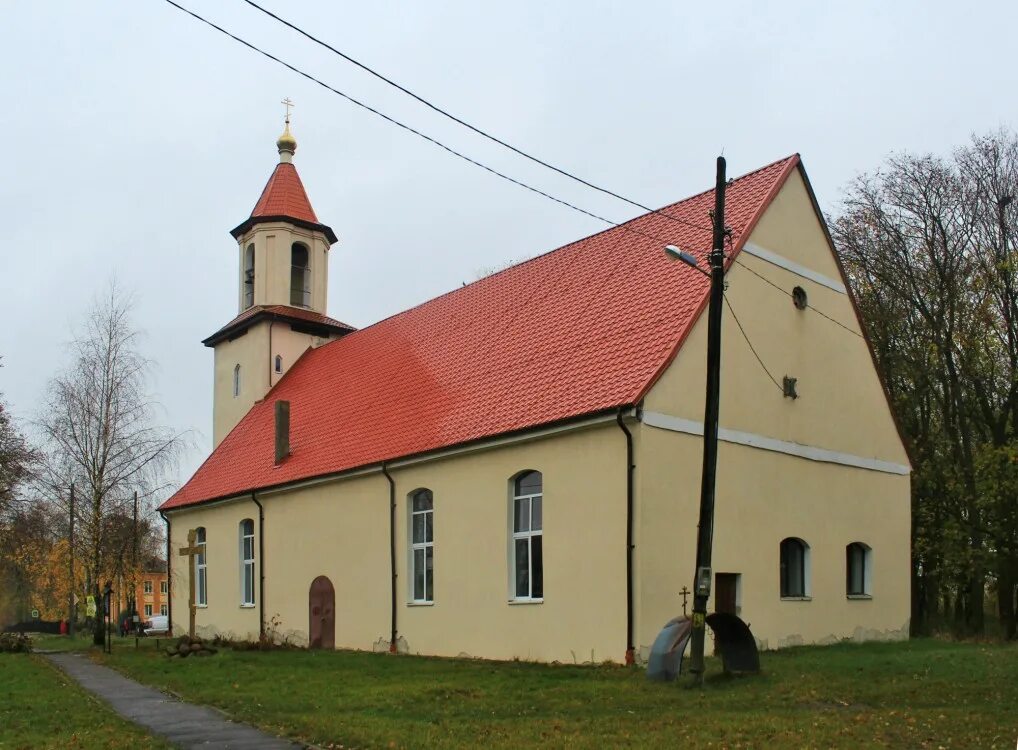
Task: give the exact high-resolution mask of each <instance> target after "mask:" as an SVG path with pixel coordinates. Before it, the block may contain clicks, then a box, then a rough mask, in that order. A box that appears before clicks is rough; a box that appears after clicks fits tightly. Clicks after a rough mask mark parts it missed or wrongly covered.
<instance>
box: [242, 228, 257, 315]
mask: <svg viewBox="0 0 1018 750" xmlns="http://www.w3.org/2000/svg"><path fill="white" fill-rule="evenodd" d="M254 284H255V248H254V245H253V244H252V245H248V246H247V249H246V250H245V251H244V309H245V310H246V309H247V308H249V307H251V306H252V305H253V304H254Z"/></svg>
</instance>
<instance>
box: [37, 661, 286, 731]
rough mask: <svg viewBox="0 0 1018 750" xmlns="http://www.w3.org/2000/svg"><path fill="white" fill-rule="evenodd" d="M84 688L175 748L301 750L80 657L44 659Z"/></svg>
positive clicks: (204, 707)
mask: <svg viewBox="0 0 1018 750" xmlns="http://www.w3.org/2000/svg"><path fill="white" fill-rule="evenodd" d="M44 655H45V656H46V658H47V659H49V660H50V661H52V662H53V663H54V664H56V665H57V666H58V667H60V668H61V669H62V670H64V672H66V673H67V674H68V675H70V676H71V677H73V678H74V679H75V680H77V681H78V682H79V683H80V684H81V686H82V687H83V688H85V689H86V690H88V691H89V692H91V693H94V694H95V695H97V696H99V697H100V698H102V699H103V700H104V701H106V702H107V703H109V704H110V705H111V706H112V707H113V710H114V711H116V712H117V713H118V714H120V715H121V716H123V717H124V718H125V719H128V720H129V721H133V722H134V723H135V724H140V725H141V726H143V727H145V728H146V729H148V730H149V731H150V732H152V733H153V734H157V735H159V736H161V737H163V738H165V739H167V740H169V741H170V742H172V743H173V744H174V745H177V746H179V747H186V748H191V747H198V748H223V749H224V750H225V749H226V748H234V749H239V748H243V749H245V750H246V749H247V748H253V749H254V750H283V748H286V749H287V750H293V749H295V748H300V747H302V746H301V745H296V744H294V743H292V742H290V741H288V740H283V739H280V738H279V737H273V736H272V735H269V734H266V733H265V732H262V731H261V730H258V729H255V728H254V727H251V726H248V725H247V724H238V723H236V722H233V721H230V720H229V719H227V718H226V717H225V716H224V715H223V714H221V713H219V712H218V711H216V710H214V709H211V708H208V707H207V706H195V705H192V704H190V703H183V702H181V701H179V700H177V699H175V698H171V697H170V696H168V695H167V694H166V693H161V692H159V691H158V690H155V689H153V688H150V687H145V686H144V685H142V684H140V683H138V682H135V681H134V680H130V679H128V678H127V677H124V676H123V675H122V674H120V673H119V672H116V671H114V670H112V669H110V668H109V667H104V666H101V665H99V664H96V663H95V662H93V661H91V660H89V659H88V658H86V657H84V656H81V655H79V654H69V653H63V654H44Z"/></svg>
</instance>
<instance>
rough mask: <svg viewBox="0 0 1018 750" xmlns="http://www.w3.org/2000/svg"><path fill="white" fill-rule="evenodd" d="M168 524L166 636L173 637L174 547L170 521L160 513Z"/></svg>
mask: <svg viewBox="0 0 1018 750" xmlns="http://www.w3.org/2000/svg"><path fill="white" fill-rule="evenodd" d="M159 515H160V516H162V517H163V523H165V524H166V635H167V636H168V637H172V636H173V575H172V573H173V559H172V558H171V557H170V554H171V551H172V549H173V548H172V545H171V544H170V519H168V518H167V517H166V514H165V513H163V512H162V511H159Z"/></svg>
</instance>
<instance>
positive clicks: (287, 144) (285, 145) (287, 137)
mask: <svg viewBox="0 0 1018 750" xmlns="http://www.w3.org/2000/svg"><path fill="white" fill-rule="evenodd" d="M276 148H277V149H279V153H283V152H284V151H289V152H290V153H291V154H292V153H293V152H294V151H296V150H297V139H296V138H294V137H293V135H291V134H290V121H289V120H287V121H286V127H285V128H283V134H282V135H281V136H279V138H278V139H277V140H276Z"/></svg>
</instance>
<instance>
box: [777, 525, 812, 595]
mask: <svg viewBox="0 0 1018 750" xmlns="http://www.w3.org/2000/svg"><path fill="white" fill-rule="evenodd" d="M809 572H810V571H809V545H808V544H806V542H804V541H803V540H802V539H796V538H795V537H789V538H788V539H785V540H783V541H782V542H781V596H782V597H786V598H793V599H801V598H804V597H808V596H809V595H810V582H809Z"/></svg>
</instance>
